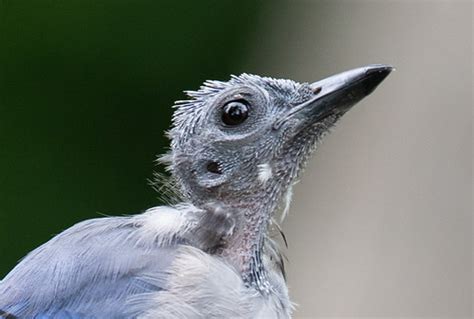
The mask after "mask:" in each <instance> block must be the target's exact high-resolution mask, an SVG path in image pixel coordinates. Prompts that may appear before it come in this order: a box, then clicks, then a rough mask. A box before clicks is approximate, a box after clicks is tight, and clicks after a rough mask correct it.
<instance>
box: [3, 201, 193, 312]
mask: <svg viewBox="0 0 474 319" xmlns="http://www.w3.org/2000/svg"><path fill="white" fill-rule="evenodd" d="M197 211H198V210H197V209H196V208H195V207H193V206H191V205H181V206H178V207H168V206H160V207H155V208H152V209H150V210H148V211H146V212H145V213H142V214H139V215H133V216H127V217H104V218H96V219H90V220H86V221H83V222H80V223H78V224H76V225H74V226H72V227H70V228H69V229H67V230H65V231H63V232H62V233H60V234H58V235H57V236H55V237H54V238H52V239H51V240H50V241H48V242H46V243H45V244H43V245H42V246H40V247H38V248H37V249H35V250H33V251H32V252H30V253H29V254H28V255H27V256H26V257H25V258H24V259H23V260H22V261H21V262H20V263H19V264H18V265H17V266H16V267H15V268H14V269H13V270H12V271H11V272H10V273H9V274H8V275H7V276H6V277H5V278H4V279H3V280H2V281H1V282H0V309H1V310H2V311H4V312H6V313H11V314H14V315H16V316H20V317H34V316H36V315H38V314H42V313H43V314H48V313H49V314H54V313H58V312H59V311H68V312H70V313H72V314H76V313H85V314H91V316H92V314H93V313H99V312H100V313H102V314H110V315H111V317H112V314H114V313H126V310H125V309H121V308H122V307H123V304H124V302H123V301H124V300H125V299H126V298H129V297H130V296H131V295H134V294H137V295H138V294H140V293H146V292H149V291H159V290H160V289H162V288H163V286H164V284H165V282H166V270H167V269H168V267H169V266H170V265H171V263H172V262H173V259H174V256H175V251H176V247H178V246H179V245H180V244H183V243H185V241H186V240H187V239H186V236H185V234H186V233H187V232H189V230H190V229H192V228H193V227H195V225H196V223H197V221H196V216H197V214H196V212H197ZM99 301H101V302H99ZM99 308H100V309H99ZM0 317H1V315H0ZM53 317H54V316H53ZM80 317H87V316H80Z"/></svg>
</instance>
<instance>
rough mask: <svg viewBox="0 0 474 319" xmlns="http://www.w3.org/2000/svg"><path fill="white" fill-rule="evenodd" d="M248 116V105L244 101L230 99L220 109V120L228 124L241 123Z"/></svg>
mask: <svg viewBox="0 0 474 319" xmlns="http://www.w3.org/2000/svg"><path fill="white" fill-rule="evenodd" d="M248 116H249V107H248V104H247V102H246V101H243V100H238V101H231V102H229V103H227V104H225V105H224V107H223V109H222V122H224V124H226V125H229V126H236V125H239V124H242V123H243V122H244V121H245V120H246V119H247V117H248Z"/></svg>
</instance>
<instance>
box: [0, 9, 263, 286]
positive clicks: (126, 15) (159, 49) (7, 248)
mask: <svg viewBox="0 0 474 319" xmlns="http://www.w3.org/2000/svg"><path fill="white" fill-rule="evenodd" d="M260 10H261V5H259V4H258V3H257V2H254V1H238V2H237V1H205V2H203V1H156V0H148V1H119V0H113V1H112V0H102V1H95V0H80V1H79V0H68V1H57V0H41V1H36V0H32V1H24V0H0V278H2V277H3V275H5V274H6V273H7V272H8V271H9V270H10V269H11V268H12V267H13V266H14V265H15V264H16V261H17V260H18V259H20V258H21V257H22V256H24V255H25V254H26V253H27V252H28V251H30V250H31V249H33V248H35V247H36V246H38V245H40V244H41V243H43V242H45V241H47V240H48V239H49V238H51V236H52V235H54V234H55V233H59V232H60V231H62V230H63V229H65V228H67V227H69V226H71V225H72V224H74V223H75V222H78V221H80V220H83V219H86V218H93V217H99V216H100V215H101V214H100V213H103V214H110V215H119V214H130V213H136V212H140V211H141V210H143V209H146V208H147V207H150V206H153V205H157V204H159V200H158V199H157V198H156V197H157V195H156V193H154V191H153V190H152V189H151V187H149V185H148V183H147V179H148V178H151V177H152V171H153V170H155V169H158V168H156V167H155V165H154V163H153V161H154V158H155V155H156V154H158V153H162V152H164V151H165V150H166V146H167V143H168V141H167V140H166V139H165V138H164V135H163V131H164V130H165V129H167V128H168V126H169V122H170V116H171V111H172V110H171V107H170V106H171V105H172V103H173V101H174V100H176V99H182V98H183V94H182V93H181V92H182V90H183V89H193V88H197V87H198V86H199V85H200V83H201V82H202V81H203V80H205V79H226V78H227V77H228V74H229V73H239V72H241V71H242V70H240V69H239V58H240V57H241V56H242V55H243V54H244V52H245V51H246V49H248V46H247V40H248V38H249V37H251V35H252V33H253V30H254V25H255V23H256V19H257V18H258V14H259V11H260ZM99 212H100V213H99Z"/></svg>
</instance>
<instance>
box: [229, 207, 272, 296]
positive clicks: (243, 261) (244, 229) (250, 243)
mask: <svg viewBox="0 0 474 319" xmlns="http://www.w3.org/2000/svg"><path fill="white" fill-rule="evenodd" d="M262 204H263V205H262ZM275 206H276V205H272V204H270V205H268V204H265V203H264V202H263V201H261V200H254V201H252V204H248V202H247V204H246V205H245V206H240V207H235V206H234V207H233V208H236V209H237V210H238V211H239V215H240V217H241V219H240V220H239V221H238V225H237V228H236V231H235V233H234V235H233V236H232V238H230V239H229V240H228V244H227V245H226V247H225V248H224V249H223V250H222V252H221V255H222V256H223V257H224V258H226V259H228V260H230V261H231V263H232V264H234V265H235V267H236V268H237V270H238V271H239V272H240V273H241V276H242V279H243V280H244V282H245V284H246V285H247V286H249V287H253V288H255V289H257V290H259V291H260V292H262V293H267V292H268V291H269V289H270V288H271V287H270V284H269V282H268V280H267V272H266V269H265V267H264V263H263V260H262V259H263V246H264V244H265V240H266V236H267V231H268V226H269V220H270V218H271V217H272V216H273V211H274V210H275V208H276V207H275Z"/></svg>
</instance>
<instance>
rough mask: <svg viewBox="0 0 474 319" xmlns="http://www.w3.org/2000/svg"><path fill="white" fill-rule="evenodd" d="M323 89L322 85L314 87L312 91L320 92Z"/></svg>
mask: <svg viewBox="0 0 474 319" xmlns="http://www.w3.org/2000/svg"><path fill="white" fill-rule="evenodd" d="M321 90H322V88H321V87H320V86H318V87H315V88H312V91H313V93H314V94H318V93H319V92H321Z"/></svg>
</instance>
